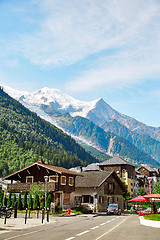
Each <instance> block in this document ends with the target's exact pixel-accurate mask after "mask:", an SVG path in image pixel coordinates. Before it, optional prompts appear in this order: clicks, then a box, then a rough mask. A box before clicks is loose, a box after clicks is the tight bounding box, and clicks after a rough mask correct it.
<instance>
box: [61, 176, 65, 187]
mask: <svg viewBox="0 0 160 240" xmlns="http://www.w3.org/2000/svg"><path fill="white" fill-rule="evenodd" d="M61 185H66V176H61Z"/></svg>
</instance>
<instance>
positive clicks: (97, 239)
mask: <svg viewBox="0 0 160 240" xmlns="http://www.w3.org/2000/svg"><path fill="white" fill-rule="evenodd" d="M127 218H128V217H126V218H125V219H123V221H122V222H120V223H119V224H117V225H116V226H115V227H113V228H111V229H110V230H109V231H108V232H106V233H104V234H102V235H101V236H100V237H98V238H96V240H99V239H101V238H102V237H104V236H105V235H107V234H108V233H110V232H111V231H113V230H114V229H115V228H117V227H118V226H120V225H121V224H122V223H123V222H124V221H125V220H126V219H127Z"/></svg>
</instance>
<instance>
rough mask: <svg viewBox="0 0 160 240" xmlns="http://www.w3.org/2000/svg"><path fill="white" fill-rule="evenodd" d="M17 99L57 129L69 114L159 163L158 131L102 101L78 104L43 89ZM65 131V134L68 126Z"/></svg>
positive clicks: (57, 92) (159, 134) (159, 145)
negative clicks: (78, 117)
mask: <svg viewBox="0 0 160 240" xmlns="http://www.w3.org/2000/svg"><path fill="white" fill-rule="evenodd" d="M5 88H6V86H5ZM7 91H9V92H10V94H11V95H14V96H15V95H16V94H15V92H14V90H11V89H7ZM16 98H17V99H18V100H19V101H21V103H22V104H23V105H25V106H26V107H27V108H29V109H30V110H32V111H34V112H36V113H37V114H38V115H39V116H41V117H42V118H44V119H46V120H47V121H49V122H51V123H52V124H54V125H55V126H57V127H58V128H62V129H63V126H62V124H61V123H60V122H59V119H58V118H56V116H58V115H59V114H64V113H66V114H67V113H69V114H70V115H71V116H72V117H76V116H80V117H85V118H87V119H88V120H90V121H92V122H93V123H95V124H96V125H98V126H99V127H101V128H103V129H104V130H105V131H106V132H108V131H109V132H113V133H115V134H116V135H118V136H120V137H122V138H125V139H126V140H127V141H129V142H130V143H132V144H134V145H135V146H136V147H138V148H140V149H141V150H143V151H144V152H145V153H147V154H149V155H150V156H151V157H153V158H154V159H155V160H157V161H159V162H160V142H159V141H158V140H156V139H160V128H153V127H149V126H146V125H145V124H143V123H141V122H138V121H137V120H135V119H133V118H131V117H129V116H126V115H124V114H121V113H119V112H118V111H116V110H114V109H113V108H112V107H111V106H109V105H108V104H107V103H106V102H105V101H104V100H103V99H98V100H95V101H92V102H83V101H78V100H76V99H74V98H72V97H70V96H68V95H66V94H63V93H62V92H60V91H59V90H57V89H49V88H43V89H40V90H38V91H35V92H34V93H22V95H21V97H20V93H19V92H18V95H17V97H16ZM64 116H65V115H63V117H64ZM66 116H67V115H66ZM65 131H68V129H67V125H66V126H65ZM72 134H73V133H72ZM151 136H152V137H151ZM81 137H82V136H81ZM83 139H84V138H83ZM88 140H89V139H88ZM88 140H87V141H88ZM96 147H97V146H96Z"/></svg>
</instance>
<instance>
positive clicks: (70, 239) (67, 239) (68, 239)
mask: <svg viewBox="0 0 160 240" xmlns="http://www.w3.org/2000/svg"><path fill="white" fill-rule="evenodd" d="M74 238H75V237H70V238H66V239H65V240H72V239H74Z"/></svg>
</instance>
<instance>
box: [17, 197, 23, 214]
mask: <svg viewBox="0 0 160 240" xmlns="http://www.w3.org/2000/svg"><path fill="white" fill-rule="evenodd" d="M17 208H18V209H19V210H22V208H23V206H22V198H21V193H19V196H18V203H17Z"/></svg>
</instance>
